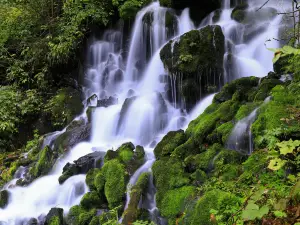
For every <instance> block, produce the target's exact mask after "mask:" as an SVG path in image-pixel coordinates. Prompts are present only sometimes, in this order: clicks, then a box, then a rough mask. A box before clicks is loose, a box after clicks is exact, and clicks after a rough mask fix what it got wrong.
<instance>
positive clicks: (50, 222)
mask: <svg viewBox="0 0 300 225" xmlns="http://www.w3.org/2000/svg"><path fill="white" fill-rule="evenodd" d="M44 225H64V210H63V209H61V208H52V209H50V211H49V213H48V214H47V216H46V220H45V223H44Z"/></svg>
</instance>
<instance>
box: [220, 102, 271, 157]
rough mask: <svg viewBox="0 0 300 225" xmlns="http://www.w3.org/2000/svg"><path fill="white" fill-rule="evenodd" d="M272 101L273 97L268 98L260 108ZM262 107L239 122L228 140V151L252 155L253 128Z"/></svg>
mask: <svg viewBox="0 0 300 225" xmlns="http://www.w3.org/2000/svg"><path fill="white" fill-rule="evenodd" d="M270 100H271V97H267V98H266V99H265V101H264V103H263V104H262V105H261V106H260V107H262V106H263V105H265V104H267V103H268V102H269V101H270ZM260 107H258V108H256V109H254V110H253V111H252V112H251V113H250V114H249V115H248V116H246V117H245V118H243V119H242V120H240V121H239V122H237V124H236V125H235V126H234V128H233V130H232V132H231V134H230V136H229V138H228V140H227V144H226V147H227V148H228V149H232V150H235V151H238V152H241V153H243V154H246V155H251V153H252V152H253V136H252V132H251V126H252V124H253V123H254V121H255V119H256V117H257V111H258V110H259V108H260Z"/></svg>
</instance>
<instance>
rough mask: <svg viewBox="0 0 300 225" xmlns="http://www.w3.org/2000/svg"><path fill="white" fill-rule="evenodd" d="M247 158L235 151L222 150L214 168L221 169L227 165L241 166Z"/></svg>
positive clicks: (215, 160)
mask: <svg viewBox="0 0 300 225" xmlns="http://www.w3.org/2000/svg"><path fill="white" fill-rule="evenodd" d="M245 159H246V156H244V155H242V154H240V153H239V152H237V151H233V150H222V151H221V152H220V153H219V154H218V155H217V156H216V158H215V159H214V163H213V165H214V168H215V169H219V168H221V167H222V166H223V165H225V164H241V163H242V162H244V161H245Z"/></svg>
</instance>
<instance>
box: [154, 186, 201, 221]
mask: <svg viewBox="0 0 300 225" xmlns="http://www.w3.org/2000/svg"><path fill="white" fill-rule="evenodd" d="M194 192H195V187H192V186H184V187H181V188H178V189H174V190H170V191H168V192H167V193H165V197H164V198H163V200H162V203H161V208H160V209H161V215H162V216H163V217H166V218H168V219H175V218H176V216H177V215H179V214H180V212H181V213H182V212H183V211H184V209H185V204H186V203H187V202H189V201H191V200H192V198H193V194H194Z"/></svg>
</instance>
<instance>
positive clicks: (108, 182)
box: [102, 160, 128, 208]
mask: <svg viewBox="0 0 300 225" xmlns="http://www.w3.org/2000/svg"><path fill="white" fill-rule="evenodd" d="M102 173H103V176H104V177H105V185H104V193H105V196H106V199H107V201H108V204H109V207H110V208H114V207H117V206H119V205H122V202H123V199H124V196H125V191H126V180H127V179H128V178H127V176H126V173H125V167H124V166H123V165H122V164H121V163H120V162H119V161H118V160H111V161H109V162H107V163H105V164H104V166H103V168H102Z"/></svg>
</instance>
